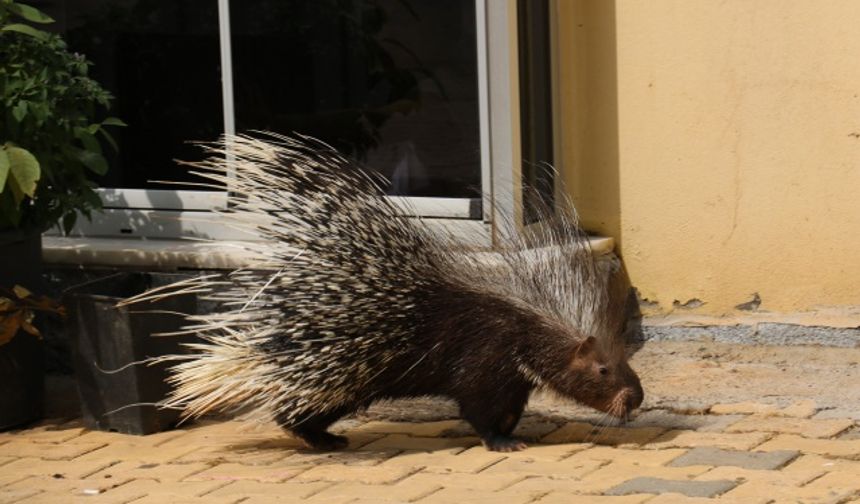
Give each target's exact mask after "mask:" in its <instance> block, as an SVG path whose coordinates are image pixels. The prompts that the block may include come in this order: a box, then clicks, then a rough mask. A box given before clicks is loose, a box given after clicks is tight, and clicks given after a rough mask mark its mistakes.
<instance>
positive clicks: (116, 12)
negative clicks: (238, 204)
mask: <svg viewBox="0 0 860 504" xmlns="http://www.w3.org/2000/svg"><path fill="white" fill-rule="evenodd" d="M38 6H39V8H41V9H43V10H45V11H46V12H47V13H48V14H49V15H51V16H52V17H53V18H54V19H56V20H57V23H55V24H53V25H48V28H49V29H52V30H54V31H59V32H60V33H61V34H62V35H63V36H64V37H65V39H66V41H67V42H68V44H69V48H70V50H72V51H75V52H79V53H83V54H85V55H86V57H87V58H88V59H89V60H90V61H92V62H93V63H94V66H93V67H92V69H91V76H92V77H94V78H95V79H96V80H98V81H99V82H100V83H101V84H102V85H103V86H104V87H105V88H107V89H108V90H109V91H110V92H111V93H112V94H113V95H114V96H115V97H116V100H115V101H114V104H113V107H112V109H111V114H112V115H116V116H117V117H119V118H121V119H122V120H123V121H125V122H126V123H128V127H127V128H114V129H113V134H114V136H115V138H116V139H117V141H118V143H119V153H118V155H114V154H113V150H112V149H111V148H110V147H109V146H107V145H105V153H106V154H108V155H109V156H108V157H109V161H110V162H111V170H110V171H109V172H108V175H107V176H106V177H104V179H103V180H101V181H100V184H101V185H102V186H103V187H124V188H170V189H175V188H176V187H174V186H164V185H159V184H152V183H149V182H148V181H150V180H171V181H176V180H182V181H186V180H192V178H191V177H190V176H187V175H185V174H184V172H185V169H184V168H181V167H178V166H177V165H176V162H175V161H174V160H175V159H181V160H186V161H193V160H197V159H200V158H201V157H202V155H201V152H200V149H199V147H196V146H194V145H189V144H188V142H189V141H211V140H215V139H217V138H218V136H219V135H220V134H221V133H222V132H223V124H224V121H223V113H222V106H221V73H220V72H221V70H220V52H219V41H218V4H217V2H216V1H215V0H170V1H164V0H102V1H97V0H65V1H62V0H46V1H43V2H40V3H39V4H38ZM195 189H196V188H195Z"/></svg>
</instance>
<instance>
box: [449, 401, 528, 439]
mask: <svg viewBox="0 0 860 504" xmlns="http://www.w3.org/2000/svg"><path fill="white" fill-rule="evenodd" d="M528 398H529V390H528V389H527V388H526V389H524V390H516V391H512V392H511V395H509V396H507V397H505V398H503V399H502V400H499V398H498V397H496V396H495V395H490V396H485V397H481V398H475V397H472V398H468V399H465V400H461V401H460V413H461V415H462V416H463V419H465V420H466V421H467V422H469V423H470V424H472V427H474V429H475V431H476V432H477V433H478V435H479V436H480V437H481V443H483V445H484V446H485V447H486V448H487V449H488V450H491V451H498V452H512V451H520V450H523V449H525V448H527V447H528V445H526V443H525V442H523V441H521V440H519V439H517V438H514V437H511V433H512V432H513V431H514V428H515V427H516V426H517V423H519V421H520V417H521V416H522V414H523V410H524V409H525V407H526V403H527V402H528Z"/></svg>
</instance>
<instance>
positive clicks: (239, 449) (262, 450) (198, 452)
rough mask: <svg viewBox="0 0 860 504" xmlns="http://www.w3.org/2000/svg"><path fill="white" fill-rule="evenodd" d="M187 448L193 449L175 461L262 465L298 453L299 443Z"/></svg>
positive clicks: (275, 440)
mask: <svg viewBox="0 0 860 504" xmlns="http://www.w3.org/2000/svg"><path fill="white" fill-rule="evenodd" d="M162 448H165V447H162ZM176 448H179V446H176ZM185 448H191V450H190V451H187V453H184V454H182V455H181V456H180V457H177V458H175V459H173V460H172V461H173V462H179V463H187V462H209V463H215V462H235V463H239V464H248V465H262V464H272V463H275V462H280V461H282V460H284V459H286V458H287V457H289V456H291V455H294V454H296V453H297V444H296V442H295V441H294V440H292V439H273V440H265V441H262V442H259V443H256V442H255V443H254V444H253V445H250V446H249V445H248V444H247V443H245V444H242V445H236V444H218V445H210V446H203V447H196V446H189V445H186V446H185Z"/></svg>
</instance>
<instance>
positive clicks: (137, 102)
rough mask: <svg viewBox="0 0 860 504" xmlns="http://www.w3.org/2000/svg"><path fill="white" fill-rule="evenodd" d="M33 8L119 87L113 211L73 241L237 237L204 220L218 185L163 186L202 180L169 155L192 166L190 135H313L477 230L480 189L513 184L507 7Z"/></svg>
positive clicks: (174, 3)
mask: <svg viewBox="0 0 860 504" xmlns="http://www.w3.org/2000/svg"><path fill="white" fill-rule="evenodd" d="M38 7H39V8H41V9H43V10H45V11H46V12H48V13H49V14H50V15H52V16H53V17H54V18H55V19H57V20H58V23H57V24H56V28H57V29H58V30H60V31H61V32H62V33H63V34H64V35H65V37H66V39H67V40H68V42H69V45H70V48H71V49H72V50H74V51H78V52H82V53H84V54H86V55H87V57H88V58H89V59H91V60H92V61H93V62H94V64H95V66H94V69H93V74H94V77H95V78H96V79H98V80H99V81H100V82H101V83H103V84H104V85H105V87H107V88H108V89H109V90H110V91H112V92H113V94H114V95H115V96H116V102H115V108H114V110H113V111H112V114H114V115H117V116H119V117H121V118H122V119H123V120H125V121H126V122H127V123H128V124H129V126H128V128H125V129H124V130H123V131H121V132H118V136H119V138H118V141H119V144H120V150H119V153H118V154H117V155H116V156H114V159H111V161H112V164H111V166H112V169H111V171H110V173H109V174H108V175H107V176H106V177H105V178H104V179H103V180H102V181H101V185H102V186H103V187H104V189H102V190H101V195H102V198H103V200H104V202H105V207H106V209H107V211H106V212H105V213H104V214H103V215H98V216H96V217H95V218H94V222H93V223H91V224H88V223H86V222H85V221H83V222H81V224H80V225H79V227H78V232H79V233H80V234H83V235H86V236H98V235H123V234H125V235H131V236H145V237H181V236H204V237H209V238H216V239H217V238H231V237H233V236H232V235H231V231H230V230H225V229H221V226H218V224H217V222H215V219H214V218H213V217H212V215H211V214H210V213H208V210H211V209H212V208H216V207H223V206H224V205H225V204H226V189H225V190H219V188H207V187H194V186H193V185H192V186H186V187H179V186H176V185H165V184H164V183H162V182H160V181H165V180H166V181H181V182H184V183H189V184H194V183H195V182H197V181H195V180H194V178H193V177H191V176H189V175H187V174H186V173H185V172H184V171H183V169H182V168H180V167H178V166H177V165H176V163H175V162H174V161H173V160H174V159H182V160H191V161H193V160H195V159H198V158H199V157H200V155H201V153H200V151H199V150H198V149H197V148H196V147H195V146H193V145H191V144H189V143H188V142H189V141H192V140H200V141H211V140H214V139H216V138H217V137H218V136H219V135H220V134H221V133H223V132H225V131H226V132H228V133H234V132H238V133H242V132H247V131H252V130H271V131H275V132H279V133H291V132H293V131H296V132H300V133H303V134H310V135H313V136H316V137H318V138H320V139H322V140H324V141H326V142H328V143H330V144H332V145H333V146H335V147H337V148H338V149H339V150H341V151H342V152H344V153H346V154H347V155H349V156H351V157H352V158H353V159H355V160H356V161H357V162H359V163H361V164H362V165H363V166H366V167H372V168H368V169H373V170H376V171H379V172H381V173H382V174H383V175H385V176H386V177H387V178H388V179H389V180H390V181H391V183H390V185H389V187H387V188H386V191H387V193H388V194H389V195H391V196H392V197H395V198H404V199H406V200H407V201H408V202H409V203H410V204H411V206H412V207H413V208H415V209H416V211H417V212H418V213H419V214H421V215H423V216H428V217H439V218H447V219H458V220H460V221H463V223H468V224H470V225H473V224H474V225H478V227H474V226H473V227H471V228H470V229H473V230H474V229H479V228H481V229H484V228H485V227H486V226H484V224H482V223H485V222H487V221H490V220H491V219H492V211H491V209H488V208H484V207H483V206H482V199H483V198H482V195H483V194H490V193H498V194H502V193H510V192H512V190H513V187H514V185H513V183H512V182H511V180H510V179H511V173H513V171H512V170H513V166H514V162H513V159H512V155H511V153H510V148H511V143H512V133H511V132H512V131H513V128H512V127H511V126H512V125H511V122H510V120H509V119H510V118H509V117H508V116H509V115H510V111H511V110H512V108H511V107H513V106H516V104H515V103H513V102H512V100H511V97H510V88H511V86H510V84H511V82H512V81H511V73H512V72H511V68H510V62H509V58H508V47H509V40H510V37H512V36H516V34H512V33H509V29H508V23H507V18H508V16H509V15H510V13H509V12H508V9H507V5H506V4H505V2H488V1H487V0H476V1H475V2H468V1H462V0H409V1H402V0H342V1H332V2H328V1H327V2H308V1H306V0H242V1H238V0H233V1H230V0H171V1H162V0H110V1H108V0H102V1H98V0H43V1H42V2H39V3H38ZM491 76H492V78H490V77H491ZM491 88H492V92H491ZM491 95H492V99H491ZM490 110H493V112H494V113H493V114H490ZM532 157H533V156H532ZM529 159H531V158H529ZM491 166H494V168H493V169H491V168H490V167H491ZM502 204H503V205H504V204H507V203H502Z"/></svg>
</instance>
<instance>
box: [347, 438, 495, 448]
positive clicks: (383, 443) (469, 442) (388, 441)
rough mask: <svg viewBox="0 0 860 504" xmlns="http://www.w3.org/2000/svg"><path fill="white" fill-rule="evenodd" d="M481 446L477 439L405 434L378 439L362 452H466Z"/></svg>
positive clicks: (365, 446)
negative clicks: (454, 449)
mask: <svg viewBox="0 0 860 504" xmlns="http://www.w3.org/2000/svg"><path fill="white" fill-rule="evenodd" d="M477 444H480V440H479V439H478V438H476V437H466V438H432V437H413V436H407V435H404V434H390V435H388V436H385V437H383V438H381V439H377V440H376V441H373V442H371V443H368V444H366V445H364V446H362V447H361V450H391V449H395V450H423V451H434V450H446V449H450V448H461V449H463V450H465V449H466V448H470V447H472V446H475V445H477Z"/></svg>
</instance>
